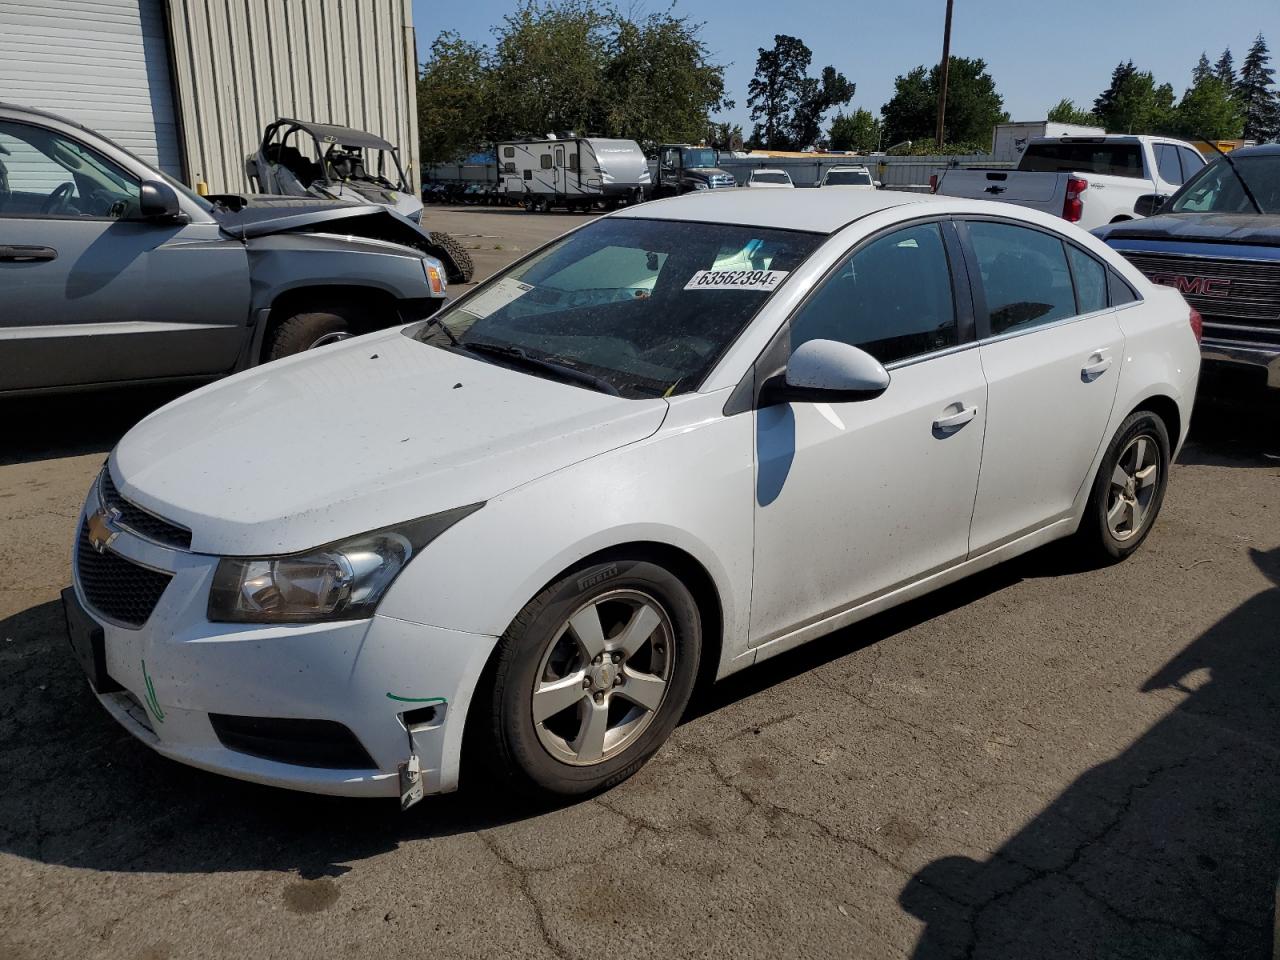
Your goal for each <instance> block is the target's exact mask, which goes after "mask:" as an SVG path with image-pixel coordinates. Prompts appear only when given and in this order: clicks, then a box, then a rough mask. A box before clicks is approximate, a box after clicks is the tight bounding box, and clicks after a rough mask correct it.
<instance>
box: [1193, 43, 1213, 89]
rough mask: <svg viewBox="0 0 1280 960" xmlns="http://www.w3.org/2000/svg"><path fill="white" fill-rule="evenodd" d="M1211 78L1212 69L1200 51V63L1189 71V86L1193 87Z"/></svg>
mask: <svg viewBox="0 0 1280 960" xmlns="http://www.w3.org/2000/svg"><path fill="white" fill-rule="evenodd" d="M1211 76H1213V67H1212V66H1210V64H1209V58H1208V56H1207V55H1206V54H1205V53H1204V52H1203V51H1201V53H1200V62H1199V63H1197V64H1196V65H1195V69H1194V70H1192V71H1191V85H1192V86H1195V85H1196V84H1197V83H1201V82H1202V81H1204V80H1207V79H1208V78H1209V77H1211Z"/></svg>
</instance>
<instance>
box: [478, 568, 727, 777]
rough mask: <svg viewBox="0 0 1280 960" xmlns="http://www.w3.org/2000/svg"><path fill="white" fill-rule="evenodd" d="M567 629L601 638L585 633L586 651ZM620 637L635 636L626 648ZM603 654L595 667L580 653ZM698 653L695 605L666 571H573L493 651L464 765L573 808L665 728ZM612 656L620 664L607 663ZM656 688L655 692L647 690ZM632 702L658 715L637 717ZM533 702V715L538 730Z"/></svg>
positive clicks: (685, 699) (645, 751)
mask: <svg viewBox="0 0 1280 960" xmlns="http://www.w3.org/2000/svg"><path fill="white" fill-rule="evenodd" d="M642 611H648V612H646V613H642ZM570 620H572V621H573V622H574V623H575V624H588V625H589V624H591V623H595V624H598V625H600V627H601V629H600V631H599V633H598V634H597V636H596V639H595V640H594V641H592V640H591V639H590V637H589V635H590V634H591V633H592V632H593V631H592V630H589V629H587V630H584V631H583V633H582V636H584V637H587V638H588V639H587V640H585V641H584V640H582V639H579V633H578V631H576V630H575V629H573V628H572V627H571V626H570ZM628 627H634V628H635V629H634V630H633V632H632V636H633V639H632V640H630V641H628V640H627V636H628V630H627V628H628ZM646 628H647V632H646ZM602 638H603V639H602ZM635 638H639V639H635ZM601 645H603V650H604V655H603V657H602V658H601V663H599V664H597V663H596V662H595V660H593V659H591V658H589V657H588V656H587V655H586V653H585V650H586V649H588V648H594V649H596V650H600V649H601ZM628 646H629V647H630V650H629V652H625V651H626V649H627V647H628ZM701 652H702V626H701V617H700V616H699V613H698V607H697V604H696V602H695V601H694V599H693V595H692V594H691V593H690V592H689V590H688V588H686V587H685V585H684V584H683V583H682V582H681V581H680V580H679V579H678V578H677V577H676V576H675V575H674V574H672V573H671V572H670V571H668V570H667V569H665V568H664V567H661V566H659V565H658V564H656V563H653V562H652V561H650V560H647V559H644V558H643V557H630V558H625V559H624V558H619V559H617V560H610V561H608V562H604V563H596V564H593V565H591V566H589V567H586V568H584V569H580V570H575V571H573V572H572V573H569V574H567V575H565V576H564V577H562V578H560V579H559V580H557V581H556V582H555V583H553V584H551V585H550V586H549V587H547V588H546V589H545V590H543V591H542V592H541V593H540V594H538V596H536V597H534V598H533V600H531V601H529V603H528V604H527V605H526V606H525V608H524V609H523V610H521V611H520V613H519V614H518V615H517V616H516V618H515V619H514V620H513V621H512V622H511V626H510V627H508V628H507V631H506V633H504V634H503V636H502V638H501V639H500V640H499V642H498V646H497V649H496V651H495V654H494V657H493V659H492V660H491V661H490V665H489V667H488V669H487V670H486V673H485V678H484V679H482V681H481V684H482V685H481V688H480V689H479V690H478V691H477V694H476V701H475V707H474V708H473V709H477V711H481V710H482V711H483V714H481V713H479V712H476V713H473V722H470V723H468V726H469V727H470V728H471V729H472V730H474V731H476V732H477V734H479V736H478V737H476V738H475V741H474V742H473V744H472V746H471V747H470V748H469V756H470V757H471V758H475V759H476V760H478V761H479V763H480V764H481V765H482V766H483V767H484V772H485V774H486V779H488V780H490V781H491V782H494V783H496V784H497V785H499V786H500V787H505V788H510V789H514V790H516V791H518V792H520V793H523V794H525V795H532V796H542V797H547V796H555V797H581V796H585V795H588V794H592V793H595V792H597V791H600V790H605V789H607V788H609V787H612V786H614V785H615V784H618V783H620V782H622V781H623V780H625V779H627V778H628V777H629V776H631V775H632V774H633V773H635V772H636V771H637V770H639V769H640V767H641V766H643V765H644V763H645V761H647V760H648V759H649V757H650V756H652V755H653V754H654V752H655V751H657V749H658V748H659V747H660V746H662V744H663V743H664V742H665V741H666V739H667V737H668V736H670V735H671V731H672V730H674V729H675V726H676V724H677V723H678V722H679V720H680V717H681V715H682V714H683V713H684V710H685V707H686V706H687V705H688V703H689V697H690V695H691V694H692V693H693V688H694V683H695V680H696V678H697V676H698V665H699V663H698V662H699V658H700V656H701ZM619 656H621V662H613V663H611V662H610V657H612V658H613V659H614V660H615V661H616V660H617V658H618V657H619ZM663 679H665V684H664V686H663V687H662V689H661V691H660V692H659V691H658V688H657V687H656V686H654V681H655V680H663ZM566 680H568V681H571V682H568V683H566V682H565V681H566ZM580 681H581V685H579V682H580ZM555 684H559V685H560V686H559V687H556V686H554V685H555ZM548 685H552V686H548ZM535 686H538V687H541V688H542V691H543V695H544V696H543V699H539V698H538V696H536V695H535ZM628 688H630V690H631V691H632V693H628ZM561 692H563V698H562V697H561ZM575 694H576V695H575ZM633 695H635V696H637V697H643V699H645V700H647V701H648V702H649V703H650V704H656V706H651V707H644V706H642V705H641V704H640V703H639V701H638V700H632V699H631V696H633ZM547 697H550V698H551V699H549V700H548V699H546V698H547ZM535 701H537V702H538V703H540V704H542V707H541V710H542V711H543V712H544V714H545V715H544V716H543V717H542V719H541V721H539V720H537V719H535ZM562 702H563V704H564V705H563V706H561V703H562ZM546 711H551V712H549V713H546ZM601 711H603V713H601ZM592 718H597V719H600V718H603V722H604V724H605V725H606V728H607V732H604V733H600V734H599V737H598V738H593V737H592V736H591V734H590V731H589V730H588V727H589V726H591V729H592V730H594V731H600V730H601V729H603V728H601V727H600V726H599V725H598V724H597V725H591V724H590V720H591V719H592ZM479 741H483V742H479ZM597 742H598V744H599V746H600V748H601V749H602V751H603V752H602V753H599V754H597V753H596V750H595V745H596V743H597Z"/></svg>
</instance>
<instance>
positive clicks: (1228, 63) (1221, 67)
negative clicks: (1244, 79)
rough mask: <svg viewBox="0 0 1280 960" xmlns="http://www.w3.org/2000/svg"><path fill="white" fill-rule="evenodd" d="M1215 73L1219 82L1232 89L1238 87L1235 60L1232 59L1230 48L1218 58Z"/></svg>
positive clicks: (1214, 68) (1214, 67)
mask: <svg viewBox="0 0 1280 960" xmlns="http://www.w3.org/2000/svg"><path fill="white" fill-rule="evenodd" d="M1213 73H1214V76H1216V77H1217V78H1218V79H1219V80H1221V81H1222V82H1223V83H1225V84H1226V85H1227V86H1229V87H1231V88H1233V89H1234V88H1235V85H1236V68H1235V60H1233V59H1232V57H1231V48H1230V47H1228V48H1227V49H1226V50H1223V51H1222V56H1220V57H1219V58H1218V62H1217V63H1215V64H1214V65H1213Z"/></svg>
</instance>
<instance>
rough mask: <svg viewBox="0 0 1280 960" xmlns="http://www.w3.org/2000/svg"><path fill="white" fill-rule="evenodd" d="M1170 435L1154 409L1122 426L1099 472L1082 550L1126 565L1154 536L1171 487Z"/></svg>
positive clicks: (1083, 525)
mask: <svg viewBox="0 0 1280 960" xmlns="http://www.w3.org/2000/svg"><path fill="white" fill-rule="evenodd" d="M1170 456H1171V454H1170V444H1169V431H1168V428H1167V427H1165V424H1164V421H1163V420H1161V419H1160V417H1158V416H1156V415H1155V414H1154V413H1151V412H1150V411H1148V410H1139V411H1137V412H1135V413H1131V414H1130V415H1129V416H1128V417H1127V418H1125V421H1124V423H1122V424H1120V429H1119V430H1117V431H1116V435H1115V437H1113V438H1112V440H1111V443H1110V445H1108V447H1107V452H1106V454H1105V455H1104V456H1103V458H1102V463H1101V464H1100V465H1099V467H1098V475H1097V477H1096V479H1095V480H1094V484H1093V491H1092V492H1091V494H1090V496H1089V503H1088V505H1087V506H1086V507H1085V512H1084V518H1083V519H1082V520H1081V521H1080V531H1079V533H1078V535H1077V536H1078V538H1079V542H1080V545H1081V547H1082V548H1083V549H1084V550H1085V552H1086V553H1087V554H1088V555H1090V556H1092V557H1093V558H1094V559H1097V560H1100V561H1103V562H1108V563H1110V562H1115V561H1117V560H1123V559H1124V558H1125V557H1127V556H1129V554H1131V553H1133V552H1134V551H1135V550H1137V549H1138V547H1139V546H1141V545H1142V541H1143V540H1145V539H1146V538H1147V534H1148V533H1150V532H1151V526H1152V524H1154V523H1155V520H1156V516H1157V514H1159V512H1160V506H1161V505H1162V504H1163V503H1164V493H1165V488H1166V487H1167V486H1168V484H1169V461H1170Z"/></svg>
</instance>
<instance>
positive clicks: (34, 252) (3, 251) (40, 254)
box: [0, 244, 58, 263]
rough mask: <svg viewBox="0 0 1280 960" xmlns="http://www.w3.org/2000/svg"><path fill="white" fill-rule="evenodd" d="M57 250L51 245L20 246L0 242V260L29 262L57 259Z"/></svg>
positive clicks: (5, 261)
mask: <svg viewBox="0 0 1280 960" xmlns="http://www.w3.org/2000/svg"><path fill="white" fill-rule="evenodd" d="M57 259H58V251H57V250H55V249H53V247H21V246H13V245H11V244H0V262H4V263H30V262H32V261H36V260H57Z"/></svg>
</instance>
